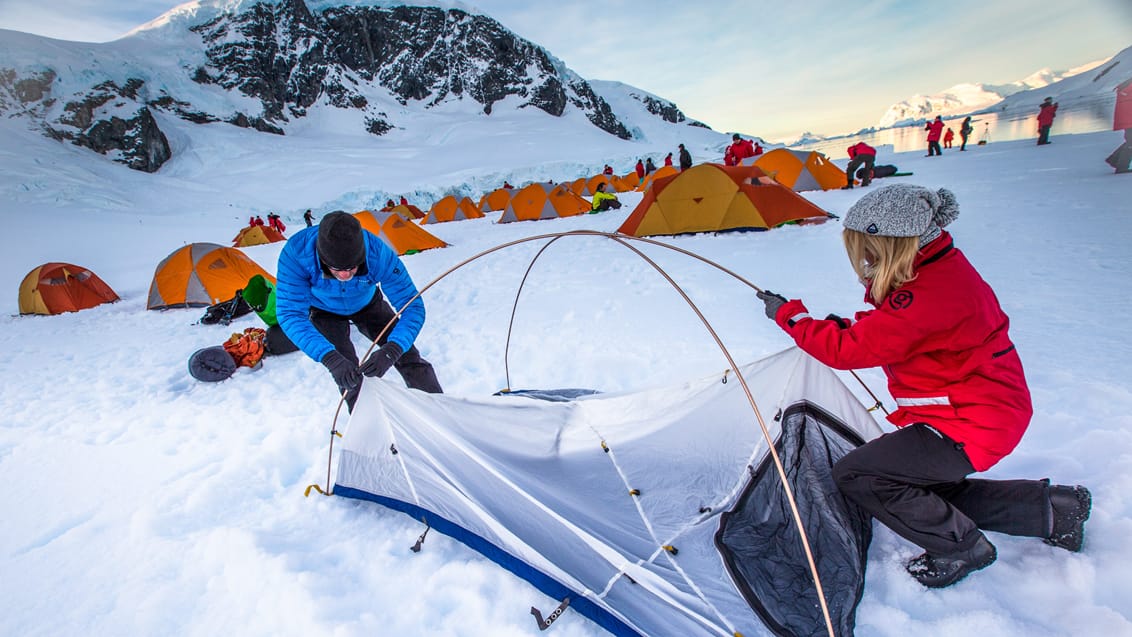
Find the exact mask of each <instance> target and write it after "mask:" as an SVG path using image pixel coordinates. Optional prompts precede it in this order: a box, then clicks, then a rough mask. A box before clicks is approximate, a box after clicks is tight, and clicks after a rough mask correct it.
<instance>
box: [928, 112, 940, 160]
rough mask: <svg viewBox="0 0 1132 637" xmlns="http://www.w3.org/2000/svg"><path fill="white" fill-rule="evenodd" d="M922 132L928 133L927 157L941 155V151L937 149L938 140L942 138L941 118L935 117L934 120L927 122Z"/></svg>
mask: <svg viewBox="0 0 1132 637" xmlns="http://www.w3.org/2000/svg"><path fill="white" fill-rule="evenodd" d="M924 130H926V131H928V157H931V156H933V155H935V156H937V157H938V156H939V155H942V154H943V150H941V149H940V147H939V138H940V137H943V118H942V117H940V116H939V115H936V116H935V119H933V120H932V121H930V122H928V125H927V126H925V127H924Z"/></svg>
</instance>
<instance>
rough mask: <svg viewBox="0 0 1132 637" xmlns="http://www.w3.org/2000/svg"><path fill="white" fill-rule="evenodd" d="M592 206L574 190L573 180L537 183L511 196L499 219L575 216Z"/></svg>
mask: <svg viewBox="0 0 1132 637" xmlns="http://www.w3.org/2000/svg"><path fill="white" fill-rule="evenodd" d="M590 209H591V205H590V202H588V201H586V200H585V199H582V198H581V197H579V196H578V195H576V194H575V193H574V191H573V190H570V187H569V184H548V183H533V184H531V185H529V186H526V187H524V188H521V189H520V190H519V191H518V192H516V193H515V196H513V197H511V201H509V202H507V208H506V209H505V210H504V211H503V214H502V215H500V216H499V223H509V222H511V221H536V220H539V219H557V218H559V217H573V216H574V215H580V214H583V213H586V212H589V211H590Z"/></svg>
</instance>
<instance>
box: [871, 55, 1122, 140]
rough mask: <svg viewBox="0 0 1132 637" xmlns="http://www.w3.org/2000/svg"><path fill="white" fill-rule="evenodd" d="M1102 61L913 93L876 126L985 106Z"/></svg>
mask: <svg viewBox="0 0 1132 637" xmlns="http://www.w3.org/2000/svg"><path fill="white" fill-rule="evenodd" d="M1102 64H1104V62H1103V61H1099V62H1092V63H1089V64H1085V65H1082V66H1079V67H1076V68H1073V69H1070V70H1068V71H1053V70H1050V69H1042V70H1040V71H1037V72H1035V73H1033V74H1031V75H1030V76H1029V77H1026V78H1024V79H1022V80H1018V81H1016V82H1011V83H1009V84H968V83H964V84H957V85H955V86H952V87H951V88H949V89H946V90H944V91H942V92H940V93H936V94H934V95H914V96H912V97H910V98H908V99H907V100H904V101H901V102H897V103H896V104H893V105H892V106H890V107H889V108H888V110H887V111H885V113H884V115H883V116H881V118H880V121H879V122H878V123H877V127H878V128H890V127H893V126H900V125H903V124H911V123H917V122H922V121H924V120H927V119H931V118H934V117H935V116H936V115H942V116H943V117H944V118H950V117H956V116H960V115H966V114H968V113H973V112H977V111H983V110H987V109H989V108H992V107H994V106H995V105H996V104H1000V103H1002V102H1003V100H1005V99H1006V98H1008V97H1010V96H1012V95H1015V94H1017V93H1023V92H1026V91H1031V90H1036V89H1045V88H1046V87H1051V86H1053V85H1055V84H1058V83H1060V82H1062V81H1063V80H1066V79H1068V78H1071V77H1075V76H1079V75H1082V74H1084V73H1087V72H1088V71H1090V70H1092V69H1094V68H1097V67H1099V66H1101V65H1102Z"/></svg>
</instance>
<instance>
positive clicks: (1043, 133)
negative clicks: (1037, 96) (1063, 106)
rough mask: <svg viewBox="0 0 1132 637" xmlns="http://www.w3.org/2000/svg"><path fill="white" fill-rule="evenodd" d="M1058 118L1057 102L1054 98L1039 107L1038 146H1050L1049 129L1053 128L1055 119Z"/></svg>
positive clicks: (1048, 99) (1049, 98) (1048, 98)
mask: <svg viewBox="0 0 1132 637" xmlns="http://www.w3.org/2000/svg"><path fill="white" fill-rule="evenodd" d="M1055 117H1057V102H1055V101H1053V98H1052V97H1047V98H1045V99H1044V100H1042V104H1041V106H1039V107H1038V146H1042V145H1044V144H1048V143H1050V142H1049V129H1051V128H1053V118H1055Z"/></svg>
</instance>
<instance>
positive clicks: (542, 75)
mask: <svg viewBox="0 0 1132 637" xmlns="http://www.w3.org/2000/svg"><path fill="white" fill-rule="evenodd" d="M189 29H190V30H191V31H192V32H194V33H196V34H198V35H199V36H200V38H201V42H202V46H203V52H204V55H205V58H206V62H205V63H204V64H202V65H198V66H196V67H195V68H184V69H182V72H183V73H184V74H185V75H186V76H187V77H188V79H191V80H192V81H193V82H195V83H197V84H200V85H208V86H212V87H219V88H221V89H227V90H230V91H234V92H238V93H241V94H243V95H245V96H249V97H252V98H254V99H256V100H257V101H258V102H259V103H260V104H261V105H262V112H260V113H246V112H243V109H244V108H246V107H240V108H239V109H238V108H237V107H235V106H233V107H232V110H228V111H225V112H218V113H211V112H208V111H207V110H205V109H204V108H201V107H199V106H196V105H194V104H193V103H192V101H191V96H185V95H172V94H170V93H169V92H168V91H169V90H170V89H167V88H164V86H177V85H179V84H181V83H182V78H169V80H170V81H168V83H167V84H166V83H164V82H163V80H162V79H161V78H153V77H151V78H150V79H149V84H150V85H152V86H150V85H147V82H146V81H143V80H142V79H138V78H129V79H126V80H120V79H119V80H111V79H104V80H101V81H100V80H95V82H97V83H92V85H91V86H90V88H88V89H85V90H81V91H78V92H76V93H74V94H71V95H56V94H53V90H52V89H53V87H56V89H57V87H58V86H59V85H60V84H61V83H60V81H59V78H58V77H57V73H58V70H57V69H52V68H49V67H48V66H45V67H44V70H39V71H34V72H29V71H26V70H25V71H23V76H22V77H21V75H20V73H18V72H17V71H15V70H12V69H6V68H3V67H0V116H16V115H19V116H26V117H29V118H31V119H33V120H35V121H37V122H38V123H39V125H40V127H41V128H42V130H43V131H44V134H46V135H48V136H50V137H52V138H53V139H57V140H60V141H62V140H69V141H71V142H73V143H75V144H78V145H81V146H84V147H87V148H90V149H92V150H94V151H96V152H99V153H102V154H106V155H108V156H110V157H111V158H112V159H114V161H118V162H121V163H124V164H126V165H128V166H130V167H131V168H135V169H138V170H145V171H149V172H153V171H155V170H157V169H158V168H160V167H161V165H162V163H164V162H165V161H167V160H168V159H169V157H170V153H171V151H170V149H169V144H168V141H167V139H166V137H165V135H164V134H163V133H162V131H161V130H160V128H159V127H158V124H157V119H156V118H155V117H154V112H163V113H166V114H169V115H171V116H174V117H178V118H180V119H183V120H185V121H189V122H193V123H197V124H206V123H217V122H227V123H229V124H232V125H235V126H241V127H245V128H254V129H255V130H258V131H262V132H267V133H272V134H276V135H283V134H284V132H285V130H284V125H285V124H286V123H287V122H289V121H291V120H292V119H295V118H301V117H305V116H306V115H307V111H308V109H309V108H311V107H312V106H313V105H315V104H318V103H328V104H330V105H331V106H334V107H337V108H343V109H356V110H359V111H361V112H362V120H363V122H364V127H365V130H366V131H368V132H369V133H371V134H373V135H384V134H385V133H387V132H389V131H390V130H393V129H394V128H397V122H396V120H395V119H392V118H391V117H390V116H389V115H387V114H386V113H385V112H383V111H381V110H380V108H381V103H383V102H385V101H387V100H388V99H392V100H393V101H396V102H398V103H399V104H400V105H401V106H404V107H408V108H416V109H428V108H432V107H435V106H437V105H438V104H440V103H442V102H446V101H450V100H464V99H469V100H473V101H475V102H477V103H478V104H481V105H482V109H483V112H484V113H486V114H489V115H490V114H491V112H492V110H493V109H494V108H497V105H498V104H499V103H500V102H501V101H503V100H507V101H508V103H509V104H510V105H514V104H517V105H518V107H519V108H528V107H533V108H537V109H539V110H541V111H544V112H546V113H547V114H549V115H552V116H555V117H559V116H561V115H563V113H565V112H566V109H567V107H568V106H573V107H574V108H577V109H578V110H580V111H582V112H583V113H584V114H585V116H586V117H587V118H588V119H589V121H590V122H591V123H593V125H594V126H596V127H598V128H600V129H601V130H603V131H606V132H608V133H609V134H611V135H616V136H617V137H620V138H622V139H630V138H631V137H632V135H631V134H630V132H629V130H628V129H627V127H626V126H625V124H624V123H623V122H621V121H620V120H619V119H618V117H617V115H616V114H615V113H614V112H613V110H612V109H611V108H610V106H609V104H608V103H607V102H606V101H605V100H604V99H603V98H602V97H601V96H600V95H598V94H596V93H595V92H594V90H593V88H592V86H591V85H590V84H589V82H587V81H585V80H584V79H582V78H580V77H578V76H577V75H575V74H574V73H572V72H571V71H569V70H568V69H566V68H565V67H564V66H563V65H562V63H561V62H559V61H558V60H556V59H554V58H552V57H551V56H550V55H549V54H548V53H547V52H546V51H545V50H544V49H542V48H540V47H538V46H536V45H535V44H533V43H531V42H529V41H527V40H524V39H522V38H520V37H518V36H516V35H515V34H514V33H511V32H510V31H508V30H507V29H505V28H504V27H503V26H502V25H501V24H499V23H498V22H496V21H495V20H493V19H491V18H489V17H486V16H480V15H472V14H469V13H467V12H465V11H463V10H461V9H455V8H453V9H441V8H437V7H411V6H399V7H367V6H339V7H332V8H328V9H326V10H324V11H322V12H319V13H312V12H311V11H310V9H309V8H308V7H307V5H306V3H305V2H304V1H303V0H279V1H278V2H260V3H257V4H253V5H250V6H246V7H244V8H243V9H242V10H241V11H240V12H239V13H224V14H221V15H219V16H217V17H215V18H213V19H211V20H209V21H207V22H204V23H201V24H197V25H195V26H191V27H189ZM137 63H139V64H145V60H141V59H139V60H137ZM155 87H156V88H155ZM56 92H57V90H56ZM367 96H369V97H367ZM386 96H388V98H387V97H386ZM634 97H636V98H637V99H639V100H641V101H642V102H643V103H644V104H645V105H646V107H647V109H648V111H649V112H650V113H652V114H654V115H656V116H657V117H659V118H661V119H663V120H664V121H667V122H671V123H674V124H675V123H681V122H684V121H685V117H684V114H683V113H681V112H680V110H679V109H677V108H676V105H675V104H673V103H671V102H666V101H663V100H659V99H655V98H653V97H650V96H643V97H642V96H640V95H634ZM371 98H379V99H371ZM60 104H61V105H62V106H60ZM688 123H689V124H691V125H701V124H699V123H698V122H694V121H689V122H688Z"/></svg>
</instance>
